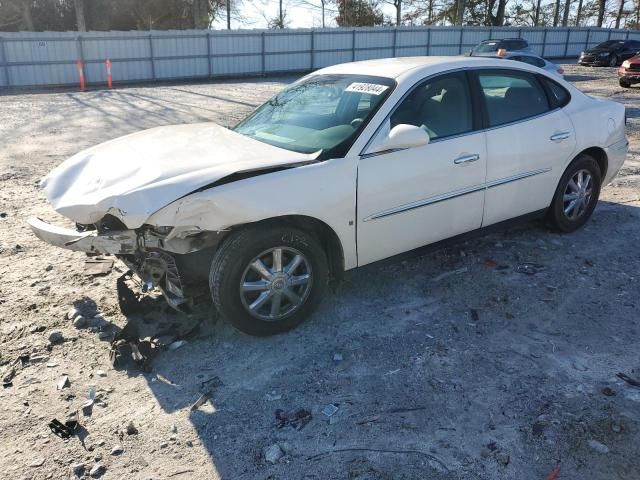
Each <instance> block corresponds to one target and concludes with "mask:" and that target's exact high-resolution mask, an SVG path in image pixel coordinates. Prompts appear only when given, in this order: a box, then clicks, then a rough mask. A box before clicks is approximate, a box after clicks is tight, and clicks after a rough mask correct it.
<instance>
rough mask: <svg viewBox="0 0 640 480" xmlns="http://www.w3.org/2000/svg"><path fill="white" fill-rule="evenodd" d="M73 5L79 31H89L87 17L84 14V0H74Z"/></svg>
mask: <svg viewBox="0 0 640 480" xmlns="http://www.w3.org/2000/svg"><path fill="white" fill-rule="evenodd" d="M73 6H74V8H75V10H76V23H77V26H78V31H79V32H86V31H87V19H86V16H85V14H84V0H73Z"/></svg>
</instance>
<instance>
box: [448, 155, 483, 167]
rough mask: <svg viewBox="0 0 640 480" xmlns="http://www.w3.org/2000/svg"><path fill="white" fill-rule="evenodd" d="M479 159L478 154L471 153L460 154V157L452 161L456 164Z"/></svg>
mask: <svg viewBox="0 0 640 480" xmlns="http://www.w3.org/2000/svg"><path fill="white" fill-rule="evenodd" d="M477 160H480V155H478V154H477V153H474V154H472V155H462V156H461V157H458V158H456V159H455V160H454V161H453V163H455V164H456V165H460V164H465V163H471V162H475V161H477Z"/></svg>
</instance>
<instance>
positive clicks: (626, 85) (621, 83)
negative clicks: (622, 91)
mask: <svg viewBox="0 0 640 480" xmlns="http://www.w3.org/2000/svg"><path fill="white" fill-rule="evenodd" d="M620 86H621V87H622V88H631V84H630V83H629V82H627V81H625V80H620Z"/></svg>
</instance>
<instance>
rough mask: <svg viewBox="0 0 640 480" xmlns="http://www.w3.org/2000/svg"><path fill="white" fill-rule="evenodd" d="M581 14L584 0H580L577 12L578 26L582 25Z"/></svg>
mask: <svg viewBox="0 0 640 480" xmlns="http://www.w3.org/2000/svg"><path fill="white" fill-rule="evenodd" d="M581 15H582V0H578V11H577V12H576V27H579V26H580V16H581Z"/></svg>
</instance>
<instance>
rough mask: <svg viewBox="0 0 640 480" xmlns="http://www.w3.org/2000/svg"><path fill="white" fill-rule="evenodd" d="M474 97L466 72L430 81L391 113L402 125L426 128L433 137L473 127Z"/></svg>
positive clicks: (460, 132) (393, 121)
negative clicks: (472, 97) (472, 99)
mask: <svg viewBox="0 0 640 480" xmlns="http://www.w3.org/2000/svg"><path fill="white" fill-rule="evenodd" d="M472 118H473V117H472V107H471V96H470V93H469V88H468V84H467V80H466V76H465V74H464V73H455V74H450V75H445V76H441V77H436V78H433V79H430V80H427V81H426V82H425V83H423V84H421V85H419V86H418V87H417V88H416V89H415V90H413V91H412V92H411V93H410V94H409V95H408V96H407V97H406V98H405V99H404V100H403V101H402V103H401V104H400V105H399V106H398V108H397V109H396V111H395V112H394V113H393V114H392V115H391V128H393V127H395V126H396V125H399V124H408V125H414V126H416V127H421V128H424V129H425V131H426V132H427V133H428V134H429V137H430V138H431V140H434V139H437V138H444V137H450V136H452V135H460V134H462V133H467V132H470V131H471V130H472V129H473V120H472Z"/></svg>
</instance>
